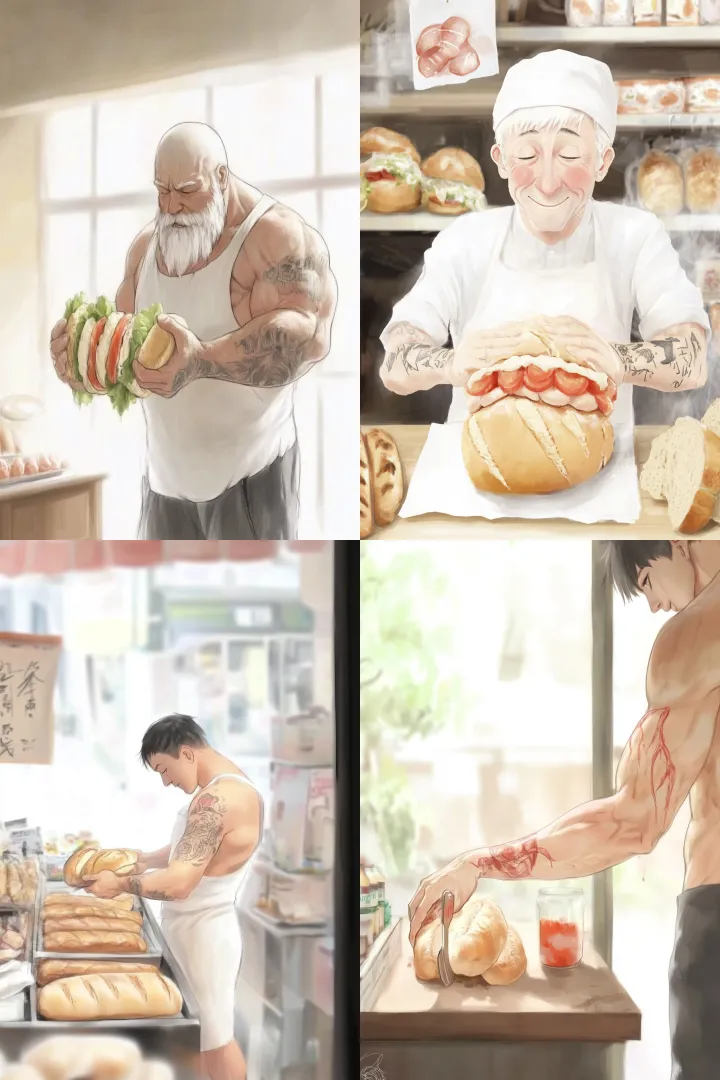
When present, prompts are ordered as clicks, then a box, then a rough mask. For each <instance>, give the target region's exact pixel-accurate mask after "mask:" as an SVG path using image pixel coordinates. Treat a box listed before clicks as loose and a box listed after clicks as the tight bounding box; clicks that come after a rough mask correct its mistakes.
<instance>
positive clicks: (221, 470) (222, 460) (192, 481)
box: [135, 195, 295, 502]
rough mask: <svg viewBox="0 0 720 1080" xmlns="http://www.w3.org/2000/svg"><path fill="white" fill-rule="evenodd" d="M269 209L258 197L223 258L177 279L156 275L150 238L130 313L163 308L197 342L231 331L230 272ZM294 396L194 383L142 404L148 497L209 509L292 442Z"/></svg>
mask: <svg viewBox="0 0 720 1080" xmlns="http://www.w3.org/2000/svg"><path fill="white" fill-rule="evenodd" d="M274 204H275V201H274V199H271V198H270V197H269V196H268V195H262V196H261V197H260V200H259V201H258V203H257V204H256V206H255V207H254V208H253V209H252V210H251V211H250V213H249V214H248V216H247V217H246V218H245V220H244V221H243V223H242V225H241V226H240V228H239V229H238V230H237V232H236V233H235V235H234V236H233V238H232V240H231V241H230V243H229V244H228V246H227V248H226V249H225V251H223V253H222V254H221V255H219V256H218V258H217V259H214V260H213V261H212V262H210V263H208V265H207V266H205V267H204V268H203V269H202V270H197V271H196V272H195V273H194V274H184V275H183V276H182V277H168V276H167V275H165V274H161V273H160V271H159V270H158V266H157V258H156V253H157V233H155V234H154V235H153V237H152V239H151V241H150V245H149V247H148V250H147V253H146V255H145V257H144V259H143V261H142V265H141V267H140V276H139V279H138V284H137V289H136V293H135V311H141V310H142V309H143V308H146V307H150V306H151V305H152V304H158V303H159V304H162V306H163V309H164V310H165V311H166V312H167V313H168V314H170V315H181V316H182V317H183V318H184V319H185V321H186V322H187V324H188V326H189V327H190V329H191V330H192V332H193V333H194V334H195V335H196V336H197V337H198V338H200V340H201V341H214V340H215V339H216V338H219V337H224V336H225V335H226V334H230V333H232V332H233V331H234V330H237V329H238V324H237V320H236V319H235V315H234V314H233V310H232V306H231V303H230V281H231V277H232V270H233V266H234V264H235V260H236V259H237V256H238V252H239V251H240V249H241V247H242V245H243V243H244V242H245V239H246V237H247V236H248V234H249V232H250V230H251V229H252V227H253V226H254V225H255V223H256V222H257V221H258V220H259V219H260V218H261V217H262V216H263V214H265V213H266V212H267V211H268V210H269V209H270V207H271V206H274ZM293 394H294V386H293V385H292V384H291V385H290V386H281V387H278V388H277V389H275V388H270V389H266V388H255V387H252V386H240V385H239V384H238V383H231V382H224V381H221V380H219V379H197V380H196V381H195V382H193V383H190V384H189V385H188V386H185V387H184V388H183V389H182V390H180V391H179V392H178V393H177V394H176V395H175V397H172V398H163V397H160V396H158V395H157V394H151V395H150V396H149V397H147V398H144V399H143V409H144V410H145V421H146V425H147V455H148V477H149V480H150V487H151V489H152V490H153V491H155V492H157V493H158V494H159V495H167V496H170V497H172V498H177V499H188V500H189V501H191V502H208V501H209V500H210V499H214V498H216V497H217V496H218V495H221V494H222V492H223V491H225V490H226V489H227V488H229V487H232V486H233V484H237V483H238V481H240V480H242V479H243V478H244V477H247V476H253V475H254V474H255V473H258V472H260V471H261V469H264V468H266V467H267V466H268V465H270V464H271V463H272V462H273V461H274V460H275V459H276V458H277V457H279V456H280V455H282V454H284V453H285V452H286V451H287V450H289V448H290V447H291V446H292V445H293V443H294V442H295V421H294V418H293Z"/></svg>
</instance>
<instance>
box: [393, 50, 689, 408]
mask: <svg viewBox="0 0 720 1080" xmlns="http://www.w3.org/2000/svg"><path fill="white" fill-rule="evenodd" d="M616 111H617V95H616V90H615V86H614V84H613V79H612V75H611V73H610V69H609V68H608V67H607V65H605V64H602V63H600V62H599V61H597V60H594V59H592V58H591V57H588V56H579V55H576V54H575V53H570V52H565V51H563V50H556V51H553V52H546V53H541V54H540V55H538V56H535V57H533V58H532V59H530V60H522V61H521V62H520V63H518V64H516V65H514V67H512V68H510V70H509V71H508V73H507V75H506V77H505V80H504V83H503V85H502V88H501V90H500V93H499V94H498V97H497V100H496V103H495V109H494V112H493V124H494V130H495V140H496V142H495V145H494V146H493V148H492V158H493V161H494V162H495V164H496V165H497V167H498V171H499V173H500V175H501V176H502V177H503V178H504V179H507V180H508V184H509V188H510V195H511V196H512V199H513V202H514V204H515V205H514V206H513V207H507V208H506V207H503V208H500V209H495V210H488V211H485V212H484V213H478V214H468V215H467V216H464V217H461V218H459V219H458V220H457V221H456V222H455V223H454V224H453V225H452V226H451V227H450V228H449V229H447V230H445V231H444V232H442V233H440V234H439V235H438V237H437V239H436V240H435V242H434V243H433V245H432V247H431V248H430V249H429V251H428V252H427V253H426V255H425V267H424V271H423V273H422V275H421V277H420V279H419V281H418V282H417V284H416V285H415V286H414V288H413V289H412V290H411V291H410V293H409V294H408V295H407V296H406V297H405V298H404V299H402V300H401V301H400V302H399V303H398V304H397V305H396V307H395V309H394V311H393V314H392V319H391V321H390V323H389V325H388V327H387V328H386V329H385V331H384V333H383V335H382V342H383V344H384V346H385V349H386V353H385V359H384V362H383V364H382V367H381V372H380V373H381V377H382V380H383V382H384V383H385V385H386V386H387V387H388V388H389V389H390V390H393V391H394V392H395V393H397V394H411V393H413V392H414V391H415V390H425V389H428V388H429V387H432V386H435V385H437V384H439V383H449V384H450V385H451V386H453V387H455V391H454V393H453V398H452V404H451V407H450V413H449V417H448V419H449V420H451V421H452V420H462V419H463V418H464V417H465V415H466V414H467V409H468V404H467V402H468V399H467V396H466V394H465V391H464V387H465V384H466V382H467V377H468V372H469V371H475V370H478V369H481V368H482V367H484V366H486V365H489V364H493V363H495V362H497V361H499V360H501V359H504V358H506V357H508V356H512V355H513V354H514V352H515V350H516V348H517V347H518V345H519V342H520V338H521V335H522V332H523V323H524V321H525V320H533V321H534V322H535V323H537V322H538V321H539V322H540V324H541V325H543V326H544V327H545V329H546V330H547V331H548V332H549V333H550V334H551V336H552V337H553V339H554V340H555V343H556V344H557V345H558V346H560V347H564V348H566V349H568V350H570V351H571V352H573V353H574V354H575V355H576V356H578V357H579V358H581V359H583V360H585V361H586V362H588V363H589V364H591V365H592V366H594V367H595V368H597V369H599V370H601V371H604V372H605V373H606V374H607V375H609V376H610V378H612V379H613V380H614V382H615V383H616V384H617V385H618V386H619V391H618V398H617V403H616V407H615V411H614V414H613V421H614V422H615V423H617V422H622V421H630V422H631V421H632V384H633V383H635V384H639V385H642V386H649V387H653V388H654V389H656V390H666V391H677V390H687V389H691V388H694V387H698V386H702V385H703V383H704V382H705V377H706V338H707V331H708V330H709V328H710V324H709V321H708V318H707V315H706V314H705V311H704V308H703V303H702V296H701V294H700V292H699V290H698V289H697V288H695V286H694V285H692V284H691V283H690V282H689V281H688V279H687V277H686V275H685V273H684V271H683V269H682V267H681V265H680V262H679V259H678V256H677V254H676V252H675V251H674V249H673V247H672V244H671V243H670V239H669V237H668V234H667V232H666V231H665V228H664V226H663V225H662V223H661V222H660V221H659V220H658V219H657V218H655V217H654V216H653V215H652V214H649V213H646V212H645V211H643V210H636V209H633V208H631V207H628V206H621V205H618V204H615V203H607V202H595V200H594V199H593V198H592V194H593V189H594V186H595V184H596V183H597V182H599V181H601V180H603V179H604V178H605V177H606V176H607V173H608V170H609V168H610V165H611V163H612V160H613V156H614V154H613V150H612V143H613V139H614V136H615V126H616ZM634 311H637V312H638V314H639V317H640V333H641V335H642V338H643V340H642V341H641V342H635V343H632V344H631V343H630V338H631V326H632V319H633V313H634ZM448 337H450V338H451V339H452V342H453V345H454V346H455V347H454V348H450V349H448V348H445V347H444V346H445V344H446V342H447V340H448ZM621 383H622V384H623V385H620V384H621Z"/></svg>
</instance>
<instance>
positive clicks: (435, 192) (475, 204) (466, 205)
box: [423, 176, 487, 211]
mask: <svg viewBox="0 0 720 1080" xmlns="http://www.w3.org/2000/svg"><path fill="white" fill-rule="evenodd" d="M423 191H424V193H425V198H426V199H427V201H428V202H429V203H435V204H437V205H439V206H458V207H461V208H462V209H463V210H475V211H477V210H484V209H485V207H486V206H487V200H486V198H485V196H484V195H483V193H482V191H478V189H477V188H474V187H471V186H470V184H461V183H459V182H458V181H456V180H435V179H434V178H433V177H430V176H426V177H425V178H424V180H423Z"/></svg>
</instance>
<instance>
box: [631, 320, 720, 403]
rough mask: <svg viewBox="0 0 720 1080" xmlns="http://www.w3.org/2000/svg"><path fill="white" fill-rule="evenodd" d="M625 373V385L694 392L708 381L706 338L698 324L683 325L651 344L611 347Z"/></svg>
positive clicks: (663, 331)
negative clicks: (632, 384)
mask: <svg viewBox="0 0 720 1080" xmlns="http://www.w3.org/2000/svg"><path fill="white" fill-rule="evenodd" d="M611 348H612V349H614V351H615V352H616V353H617V355H618V357H619V358H620V360H621V362H622V365H623V367H624V369H625V378H624V381H625V382H630V383H635V384H636V385H638V386H649V387H650V388H651V389H653V390H665V391H670V392H672V391H675V390H695V389H697V388H698V387H699V386H704V384H705V380H706V378H707V335H706V332H705V330H704V328H703V327H702V326H700V325H698V324H697V323H681V324H679V325H678V326H671V327H668V329H667V330H662V331H661V332H660V333H659V334H656V335H655V337H654V338H653V340H652V341H637V342H633V344H631V345H611Z"/></svg>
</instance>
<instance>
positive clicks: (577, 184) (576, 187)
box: [563, 165, 594, 191]
mask: <svg viewBox="0 0 720 1080" xmlns="http://www.w3.org/2000/svg"><path fill="white" fill-rule="evenodd" d="M593 179H594V177H593V174H592V172H591V171H590V169H589V168H588V167H587V165H570V166H568V168H567V169H565V173H564V176H563V180H564V183H565V186H566V187H569V188H570V190H571V191H587V190H588V188H590V187H592V183H593Z"/></svg>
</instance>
